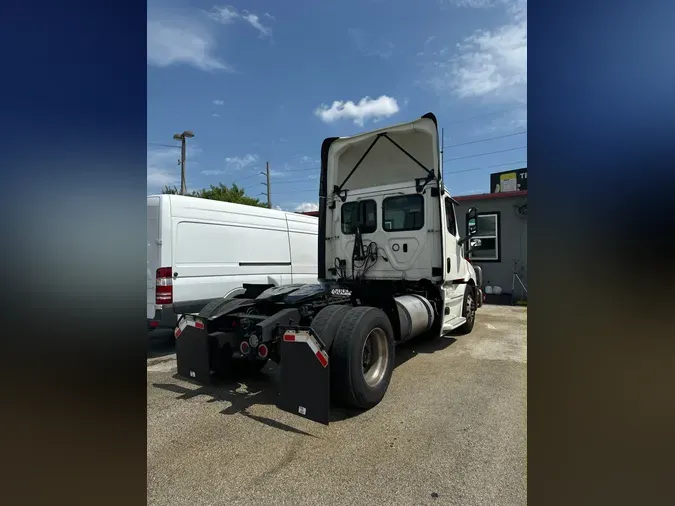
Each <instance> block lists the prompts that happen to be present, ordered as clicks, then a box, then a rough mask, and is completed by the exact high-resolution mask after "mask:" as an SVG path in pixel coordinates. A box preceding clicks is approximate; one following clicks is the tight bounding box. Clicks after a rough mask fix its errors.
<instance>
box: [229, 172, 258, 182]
mask: <svg viewBox="0 0 675 506" xmlns="http://www.w3.org/2000/svg"><path fill="white" fill-rule="evenodd" d="M262 175H263V173H262V172H258V173H256V174H251V175H250V176H244V177H240V178H238V179H235V180H234V181H232V184H234V183H236V182H237V181H243V180H244V179H250V178H252V177H256V176H262Z"/></svg>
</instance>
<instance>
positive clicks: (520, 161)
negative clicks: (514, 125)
mask: <svg viewBox="0 0 675 506" xmlns="http://www.w3.org/2000/svg"><path fill="white" fill-rule="evenodd" d="M521 163H527V160H518V161H515V162H504V163H496V164H494V165H486V166H484V167H475V168H473V169H462V170H453V171H447V172H444V174H459V173H460V172H472V171H474V170H484V169H492V168H494V167H501V166H502V165H519V164H521Z"/></svg>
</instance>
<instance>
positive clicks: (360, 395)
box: [330, 306, 394, 409]
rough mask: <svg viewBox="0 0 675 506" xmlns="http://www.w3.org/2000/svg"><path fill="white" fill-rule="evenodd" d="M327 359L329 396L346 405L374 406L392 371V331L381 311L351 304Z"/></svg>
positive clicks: (368, 407) (384, 391)
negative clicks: (329, 378)
mask: <svg viewBox="0 0 675 506" xmlns="http://www.w3.org/2000/svg"><path fill="white" fill-rule="evenodd" d="M330 360H331V362H330V367H331V371H330V372H331V395H332V397H333V398H334V399H335V400H336V401H338V403H340V404H342V405H345V406H349V407H355V408H359V409H370V408H372V407H373V406H376V405H377V404H378V403H379V402H380V401H381V400H382V398H383V397H384V394H385V393H386V391H387V388H388V387H389V382H390V381H391V375H392V373H393V371H394V331H393V330H392V327H391V323H390V322H389V318H387V315H386V314H385V313H384V311H382V310H381V309H378V308H374V307H368V306H360V307H354V308H351V309H350V310H349V312H347V314H346V315H345V316H344V318H343V319H342V323H341V324H340V327H339V329H338V331H337V333H336V334H335V339H334V341H333V347H332V350H331V354H330Z"/></svg>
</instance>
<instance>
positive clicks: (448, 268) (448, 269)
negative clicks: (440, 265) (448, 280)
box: [446, 257, 451, 272]
mask: <svg viewBox="0 0 675 506" xmlns="http://www.w3.org/2000/svg"><path fill="white" fill-rule="evenodd" d="M446 265H447V267H446V268H447V272H450V268H451V264H450V257H448V261H447V264H446Z"/></svg>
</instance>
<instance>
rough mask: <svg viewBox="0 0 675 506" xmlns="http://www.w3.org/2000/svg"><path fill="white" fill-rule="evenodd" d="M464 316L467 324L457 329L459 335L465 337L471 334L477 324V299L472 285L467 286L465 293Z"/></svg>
mask: <svg viewBox="0 0 675 506" xmlns="http://www.w3.org/2000/svg"><path fill="white" fill-rule="evenodd" d="M462 316H463V317H464V318H466V322H464V323H463V324H462V325H460V326H459V327H457V333H458V334H463V335H466V334H470V333H471V331H472V330H473V326H474V324H475V323H476V299H475V292H474V287H473V286H471V285H466V290H465V291H464V302H463V306H462Z"/></svg>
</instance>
